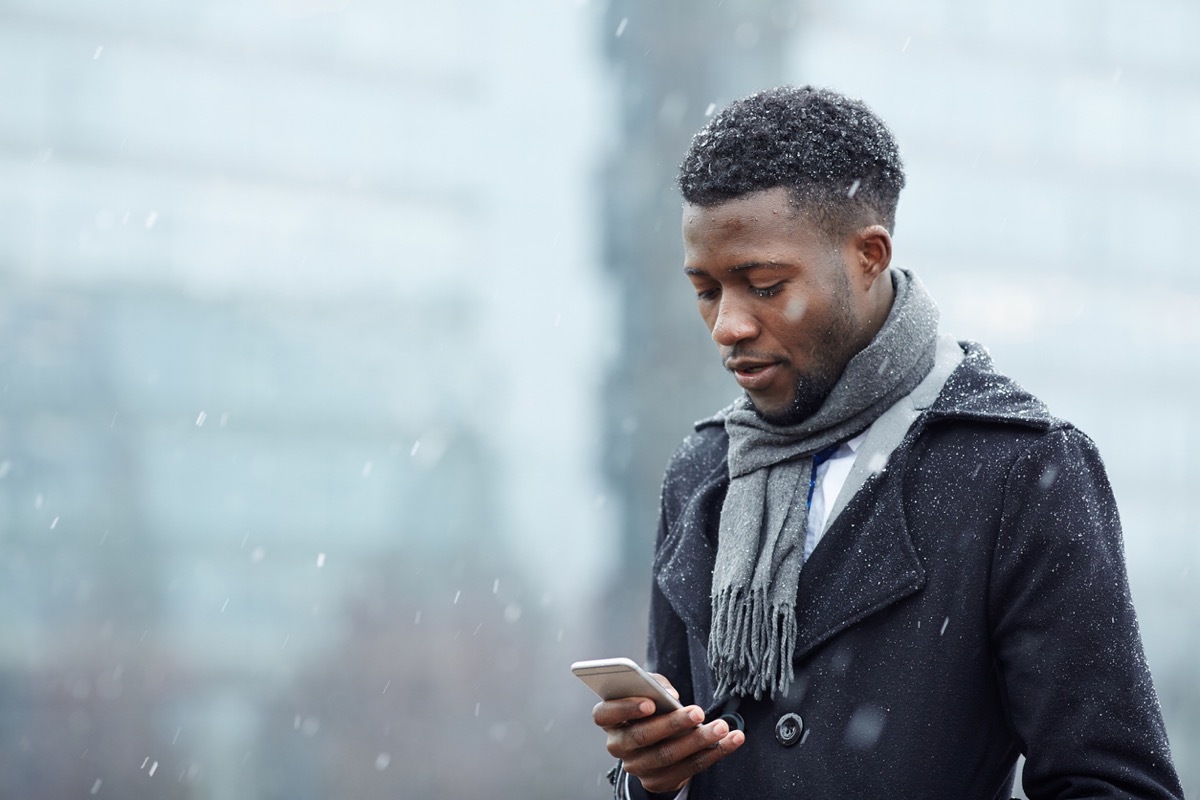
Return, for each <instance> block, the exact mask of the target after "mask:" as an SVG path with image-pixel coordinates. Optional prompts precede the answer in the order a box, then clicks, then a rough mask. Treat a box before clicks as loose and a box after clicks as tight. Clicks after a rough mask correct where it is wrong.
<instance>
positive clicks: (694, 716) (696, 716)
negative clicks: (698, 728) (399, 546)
mask: <svg viewBox="0 0 1200 800" xmlns="http://www.w3.org/2000/svg"><path fill="white" fill-rule="evenodd" d="M688 719H690V720H691V721H692V722H703V721H704V712H703V711H701V710H700V709H698V708H693V709H692V710H691V711H689V712H688Z"/></svg>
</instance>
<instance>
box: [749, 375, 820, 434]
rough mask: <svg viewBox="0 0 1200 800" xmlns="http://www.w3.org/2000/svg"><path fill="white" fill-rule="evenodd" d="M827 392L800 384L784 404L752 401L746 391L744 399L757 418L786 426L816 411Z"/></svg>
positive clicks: (804, 418) (796, 422)
mask: <svg viewBox="0 0 1200 800" xmlns="http://www.w3.org/2000/svg"><path fill="white" fill-rule="evenodd" d="M828 394H829V393H828V392H817V391H813V390H812V387H810V386H807V385H802V386H798V387H797V391H796V392H795V394H794V395H793V396H792V400H791V402H790V403H787V404H785V405H779V404H773V405H766V404H763V405H759V404H758V403H756V402H754V398H753V397H751V396H750V393H749V392H747V393H746V399H747V400H749V401H750V408H751V409H752V410H753V411H754V413H755V414H757V415H758V418H759V419H761V420H763V421H764V422H766V423H768V424H770V425H776V426H779V427H788V426H791V425H799V424H800V423H801V422H804V420H806V419H808V418H809V417H811V416H812V415H813V414H815V413H817V411H818V410H820V408H821V405H822V404H823V403H824V402H825V398H826V396H827V395H828Z"/></svg>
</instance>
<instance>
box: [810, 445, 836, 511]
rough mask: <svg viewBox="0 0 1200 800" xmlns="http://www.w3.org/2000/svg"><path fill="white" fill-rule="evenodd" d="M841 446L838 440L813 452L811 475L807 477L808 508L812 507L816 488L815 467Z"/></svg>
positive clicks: (831, 455) (830, 456)
mask: <svg viewBox="0 0 1200 800" xmlns="http://www.w3.org/2000/svg"><path fill="white" fill-rule="evenodd" d="M841 446H842V443H841V442H838V443H837V444H831V445H829V447H826V448H825V449H824V450H818V451H817V452H815V453H813V463H812V475H811V476H810V477H809V479H808V507H809V508H812V499H813V492H815V491H816V489H817V467H819V466H821V465H822V464H824V463H825V462H826V461H828V460H829V459H830V458H832V457H833V454H834V453H836V452H837V450H838V448H839V447H841Z"/></svg>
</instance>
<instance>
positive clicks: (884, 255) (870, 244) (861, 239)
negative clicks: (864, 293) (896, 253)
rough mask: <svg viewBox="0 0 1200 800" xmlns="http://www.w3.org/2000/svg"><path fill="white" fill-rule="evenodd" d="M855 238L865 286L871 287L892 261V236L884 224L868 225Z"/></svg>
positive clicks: (856, 251)
mask: <svg viewBox="0 0 1200 800" xmlns="http://www.w3.org/2000/svg"><path fill="white" fill-rule="evenodd" d="M853 239H854V244H855V256H856V257H857V260H858V265H859V268H860V275H861V277H862V281H863V287H864V288H868V289H869V288H870V287H871V285H872V284H873V283H875V279H876V278H878V277H879V276H880V275H882V274H883V273H884V272H886V271H887V268H888V265H889V264H891V263H892V237H891V234H889V233H888V232H887V228H885V227H883V226H882V225H868V226H867V227H865V228H861V229H860V230H859V231H858V233H857V234H855V236H854V237H853Z"/></svg>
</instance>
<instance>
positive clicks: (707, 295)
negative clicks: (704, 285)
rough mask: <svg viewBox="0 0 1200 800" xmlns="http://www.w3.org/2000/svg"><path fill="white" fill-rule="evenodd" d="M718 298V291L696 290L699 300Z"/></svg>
mask: <svg viewBox="0 0 1200 800" xmlns="http://www.w3.org/2000/svg"><path fill="white" fill-rule="evenodd" d="M716 296H717V290H716V289H697V290H696V299H697V300H712V299H713V298H714V297H716Z"/></svg>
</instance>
